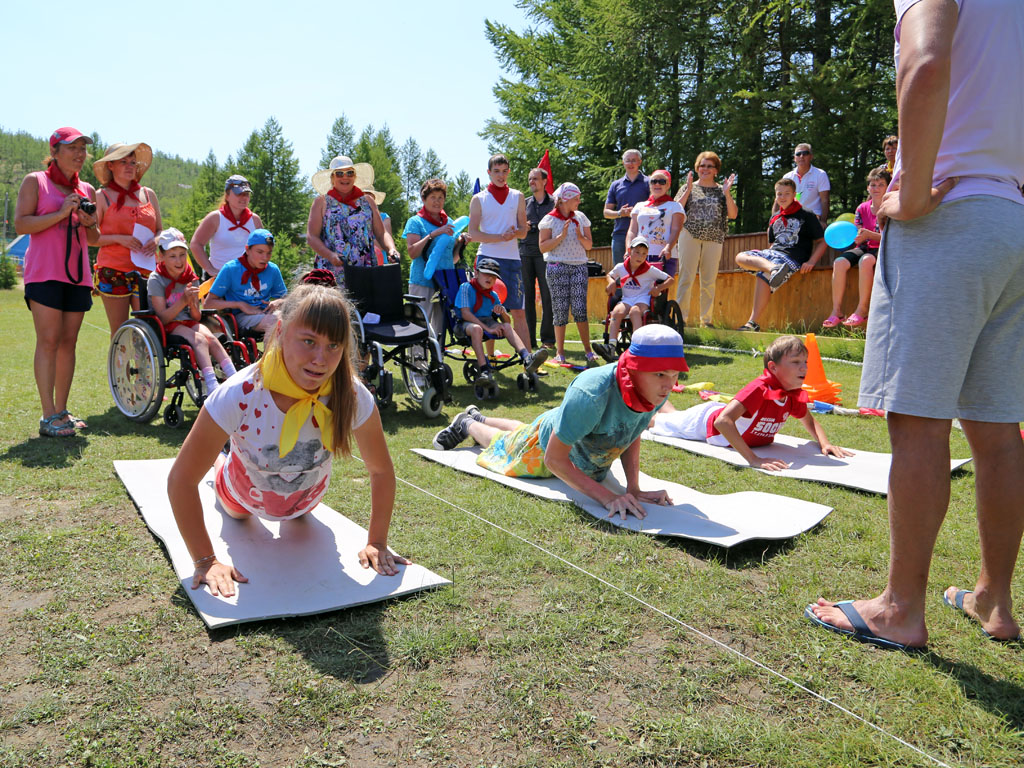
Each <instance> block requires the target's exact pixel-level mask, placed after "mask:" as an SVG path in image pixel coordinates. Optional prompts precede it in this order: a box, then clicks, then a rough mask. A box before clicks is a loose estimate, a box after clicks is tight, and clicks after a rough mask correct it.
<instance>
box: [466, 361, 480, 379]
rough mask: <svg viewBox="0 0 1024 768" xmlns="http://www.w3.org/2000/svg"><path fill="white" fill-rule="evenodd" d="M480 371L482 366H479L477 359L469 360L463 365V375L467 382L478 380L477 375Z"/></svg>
mask: <svg viewBox="0 0 1024 768" xmlns="http://www.w3.org/2000/svg"><path fill="white" fill-rule="evenodd" d="M479 373H480V368H479V367H478V366H477V364H476V361H475V360H467V361H466V362H465V363H463V365H462V375H463V376H464V377H465V379H466V383H467V384H472V383H473V382H475V381H476V377H477V375H478V374H479Z"/></svg>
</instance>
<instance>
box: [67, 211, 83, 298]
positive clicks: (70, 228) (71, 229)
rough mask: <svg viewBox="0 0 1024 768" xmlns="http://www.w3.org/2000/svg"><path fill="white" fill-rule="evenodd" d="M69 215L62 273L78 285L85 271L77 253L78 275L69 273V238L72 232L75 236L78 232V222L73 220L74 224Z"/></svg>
mask: <svg viewBox="0 0 1024 768" xmlns="http://www.w3.org/2000/svg"><path fill="white" fill-rule="evenodd" d="M71 216H74V214H73V213H72V214H71ZM71 216H68V229H67V233H68V235H67V240H66V244H65V246H64V274H65V275H67V278H68V280H69V281H71V282H72V283H74V284H75V285H79V284H81V282H82V278H83V277H84V274H83V273H84V272H85V269H84V268H83V267H82V255H81V254H79V256H78V277H77V278H75V277H74V276H73V275H72V274H71V238H72V234H74V235H76V236H77V234H78V227H79V224H78V222H75V223H74V224H72V223H71Z"/></svg>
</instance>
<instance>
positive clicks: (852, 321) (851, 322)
mask: <svg viewBox="0 0 1024 768" xmlns="http://www.w3.org/2000/svg"><path fill="white" fill-rule="evenodd" d="M867 322H868V319H867V318H866V317H864V315H859V314H857V313H856V312H854V313H853V314H852V315H850V316H849V317H848V318H846V319H845V320H844V321H843V325H845V326H846V327H847V328H857V327H858V326H861V325H867Z"/></svg>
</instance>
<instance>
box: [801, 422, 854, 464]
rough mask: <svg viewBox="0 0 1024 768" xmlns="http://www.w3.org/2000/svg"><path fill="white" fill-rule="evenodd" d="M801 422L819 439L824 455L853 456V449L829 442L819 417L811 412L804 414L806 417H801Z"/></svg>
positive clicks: (812, 435)
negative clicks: (815, 416)
mask: <svg viewBox="0 0 1024 768" xmlns="http://www.w3.org/2000/svg"><path fill="white" fill-rule="evenodd" d="M800 423H801V424H803V425H804V429H806V430H807V431H808V433H810V435H811V437H813V438H814V439H815V440H817V441H818V446H819V447H820V448H821V452H822V453H823V454H824V455H826V456H836V457H838V458H840V459H842V458H845V457H847V456H853V451H848V450H846V449H845V448H840V447H839V446H838V445H832V443H830V442H829V440H828V436H827V435H826V434H825V430H824V428H823V427H822V426H821V424H819V423H818V420H817V419H815V418H814V417H813V416H811V414H810V412H807V413H806V414H804V417H803V418H802V419H800Z"/></svg>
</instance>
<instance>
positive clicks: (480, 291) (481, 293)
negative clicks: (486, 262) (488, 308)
mask: <svg viewBox="0 0 1024 768" xmlns="http://www.w3.org/2000/svg"><path fill="white" fill-rule="evenodd" d="M469 284H470V285H471V286H473V290H474V291H476V302H475V303H474V304H473V314H474V315H475V314H476V313H477V310H478V309H480V307H482V306H483V305H484V299H485V298H486V297H487V296H491V297H492V298H493V299H494V303H495V304H499V303H500V302H499V301H498V294H497V293H495V292H494V289H493V288H484V287H482V286H481V285H480V284H479V283H478V282H477V281H476V278H475V277H474V278H473V279H472V280H470V281H469Z"/></svg>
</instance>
